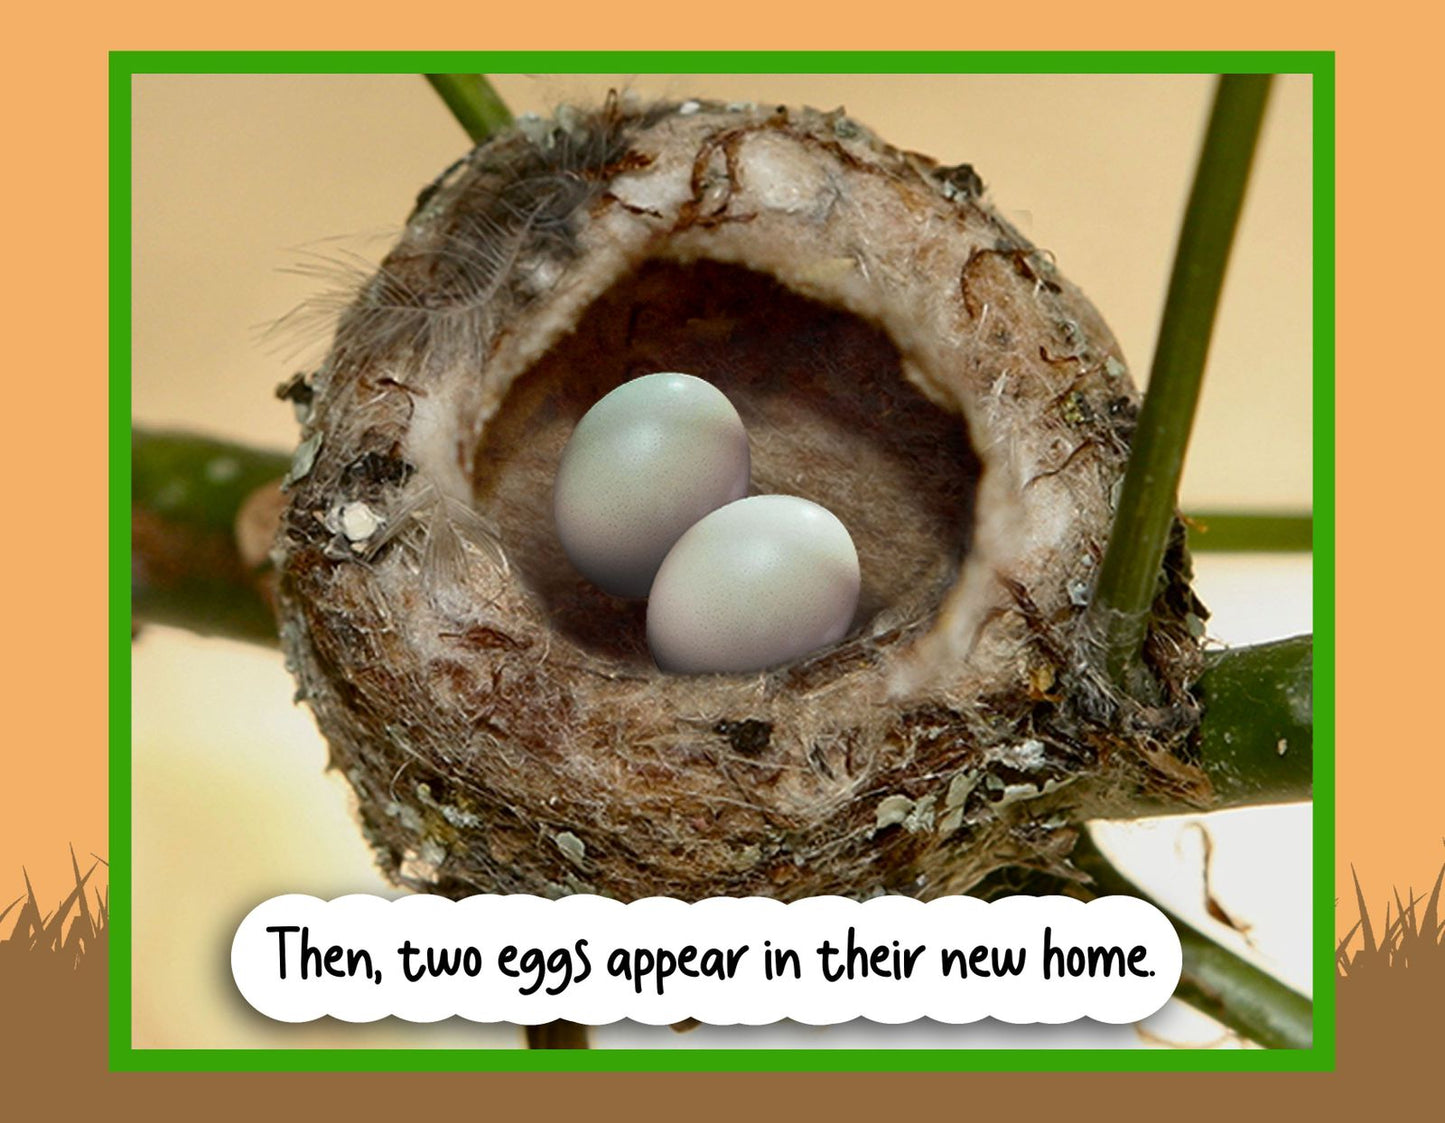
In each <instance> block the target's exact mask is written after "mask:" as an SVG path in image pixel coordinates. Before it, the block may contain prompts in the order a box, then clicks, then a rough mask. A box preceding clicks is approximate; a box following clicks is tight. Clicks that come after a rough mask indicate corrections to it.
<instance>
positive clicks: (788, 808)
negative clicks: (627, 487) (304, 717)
mask: <svg viewBox="0 0 1445 1123" xmlns="http://www.w3.org/2000/svg"><path fill="white" fill-rule="evenodd" d="M977 189H978V183H977V178H976V177H974V176H973V175H972V172H971V170H965V169H949V168H939V167H938V166H937V165H936V164H934V163H933V162H932V161H929V160H927V159H926V158H923V157H918V156H916V155H913V154H909V153H902V152H899V151H897V150H895V149H892V148H889V147H888V146H886V145H884V144H882V143H881V142H879V141H878V140H877V139H876V138H874V137H872V136H871V134H868V133H867V132H866V130H863V129H862V128H861V127H860V126H857V125H856V124H855V123H853V122H851V121H850V120H849V119H847V118H846V117H844V116H843V115H842V114H841V113H834V114H820V113H816V112H814V111H807V110H805V111H784V110H778V111H770V110H756V109H742V110H738V109H733V108H727V107H722V106H715V105H708V104H703V105H701V106H699V107H698V111H696V112H683V111H682V109H681V108H680V107H678V106H653V107H628V106H623V105H621V104H619V103H616V102H611V103H609V104H608V105H607V106H605V107H603V108H602V109H600V110H598V111H594V112H592V113H576V112H573V113H570V114H567V115H563V114H559V117H558V119H557V120H556V121H555V122H550V123H546V124H545V125H541V126H538V125H535V124H534V125H532V126H531V127H529V128H524V129H523V130H522V131H520V132H518V133H515V134H510V135H508V136H506V137H503V138H499V139H498V140H497V141H495V142H493V143H492V144H489V145H486V146H484V147H482V148H480V149H478V150H477V151H476V152H474V153H473V154H472V156H471V157H470V158H469V159H468V160H467V161H465V162H464V163H463V164H462V165H461V166H459V168H458V169H456V170H454V171H453V173H451V174H450V175H448V176H446V177H444V178H443V180H441V181H439V183H438V184H437V185H434V188H433V189H430V190H429V191H428V192H427V193H424V197H423V199H422V201H421V204H420V205H419V208H418V210H417V212H416V213H415V214H414V215H413V218H412V220H411V222H410V224H409V226H408V229H407V232H406V234H405V235H404V236H403V239H402V241H401V243H400V244H399V245H398V247H397V248H396V250H394V251H393V252H392V254H391V255H390V256H389V257H388V259H387V261H386V262H385V263H384V266H383V269H382V272H381V273H380V274H379V275H378V277H377V278H376V279H375V280H373V281H372V282H371V284H370V285H368V286H367V288H366V289H364V290H363V292H362V293H361V294H360V295H359V296H358V298H357V300H356V302H355V304H354V305H353V307H352V310H351V312H350V313H349V314H348V315H347V317H346V318H345V319H344V320H343V322H342V325H341V327H340V329H339V331H338V335H337V340H336V343H335V345H334V347H333V350H332V354H331V356H330V357H329V358H328V360H327V363H326V365H325V367H324V368H323V369H322V371H320V372H319V373H318V375H317V378H316V380H315V381H316V398H315V404H314V411H313V413H312V415H311V417H310V419H309V421H308V425H307V441H306V442H305V443H304V444H303V450H305V453H306V455H305V457H304V458H303V459H304V460H305V461H306V463H304V464H301V465H299V468H300V471H299V472H298V473H296V474H297V480H296V482H295V484H294V486H293V490H292V501H291V506H290V508H289V512H288V518H287V521H286V524H285V526H284V528H283V533H282V537H281V540H280V543H279V555H278V556H279V559H280V563H281V569H282V583H281V591H282V604H283V611H284V613H285V623H284V625H283V642H284V644H285V646H286V649H287V651H288V655H289V657H290V659H291V661H292V663H293V666H294V667H295V669H296V671H297V674H298V679H299V681H300V683H301V687H302V690H303V692H304V693H305V694H306V695H307V696H308V697H309V698H310V700H311V704H312V706H313V708H314V710H315V711H316V714H317V719H318V722H319V723H320V725H321V727H322V729H323V732H324V733H325V734H326V735H327V738H328V740H329V742H330V744H331V747H332V754H333V761H334V763H336V764H337V765H338V766H339V767H341V768H343V770H344V771H345V772H346V775H347V776H348V778H349V779H350V781H351V783H352V785H353V787H354V788H355V789H356V791H357V794H358V802H359V806H360V812H361V816H362V820H363V825H364V826H365V828H366V830H367V832H368V834H369V836H370V837H371V839H372V841H373V843H374V845H375V846H376V848H377V850H378V854H379V857H380V859H381V861H382V864H383V866H384V868H386V869H387V871H388V872H389V873H391V874H392V875H393V876H395V877H397V878H398V879H400V880H402V881H403V882H404V883H407V884H411V885H413V886H419V887H425V888H429V889H433V890H434V891H441V892H451V893H461V892H469V891H477V890H486V891H525V892H541V893H554V894H555V893H560V892H569V891H582V890H585V891H593V892H603V893H608V894H611V895H615V896H619V897H623V898H632V897H637V896H646V895H651V894H662V895H672V896H679V897H684V898H697V897H701V896H711V895H718V894H735V895H741V894H748V893H762V894H767V895H773V896H781V897H796V896H803V895H809V894H815V893H823V892H832V893H847V894H852V895H868V894H870V893H873V892H876V891H880V890H883V891H900V892H912V893H923V894H932V893H936V892H947V891H958V890H960V889H963V888H967V886H968V885H970V884H972V883H973V882H974V881H976V880H977V879H978V878H980V877H982V876H984V875H985V874H987V873H988V872H989V871H991V870H992V869H995V868H997V867H998V866H1000V865H1003V864H1009V863H1013V862H1022V863H1025V864H1035V865H1041V866H1044V867H1046V868H1053V869H1057V868H1060V867H1061V864H1062V862H1063V856H1064V855H1065V854H1066V853H1067V849H1068V845H1067V844H1068V841H1069V838H1070V836H1069V834H1068V830H1067V822H1068V820H1069V819H1070V818H1071V817H1073V815H1075V814H1077V813H1078V810H1079V808H1081V807H1089V808H1091V809H1093V810H1094V812H1095V813H1097V811H1098V809H1100V808H1103V807H1105V806H1107V804H1108V802H1109V799H1110V798H1111V794H1110V793H1117V792H1120V791H1132V790H1137V789H1139V788H1142V787H1147V786H1148V785H1149V784H1151V783H1156V784H1163V783H1168V784H1175V785H1181V784H1183V785H1186V786H1187V784H1189V783H1195V784H1197V783H1198V779H1197V777H1194V776H1191V775H1190V774H1189V770H1188V767H1187V766H1186V765H1183V764H1181V763H1180V762H1179V761H1178V760H1177V759H1176V758H1175V757H1174V756H1172V755H1171V754H1170V751H1169V747H1170V746H1171V745H1173V744H1177V743H1178V741H1179V740H1180V738H1181V736H1182V732H1181V731H1183V732H1187V725H1188V720H1187V714H1186V715H1185V716H1184V717H1183V718H1181V716H1180V711H1178V710H1177V708H1176V709H1173V710H1168V709H1166V710H1164V711H1161V713H1159V714H1156V715H1150V714H1135V715H1133V718H1132V719H1131V721H1132V725H1131V727H1130V728H1129V729H1127V730H1124V729H1123V726H1122V725H1121V723H1120V722H1118V721H1117V720H1116V718H1117V713H1116V710H1117V707H1116V705H1115V701H1116V700H1114V699H1111V698H1110V697H1109V696H1108V692H1107V691H1106V690H1103V689H1101V688H1100V686H1099V684H1098V682H1097V680H1096V679H1095V677H1094V676H1092V675H1091V673H1089V670H1088V662H1087V657H1086V656H1087V652H1086V651H1085V649H1084V646H1083V642H1082V637H1079V636H1078V635H1077V634H1076V633H1077V622H1078V617H1079V612H1080V607H1081V605H1080V602H1081V599H1082V598H1081V595H1080V590H1085V591H1086V590H1087V588H1088V586H1089V584H1090V583H1091V578H1092V570H1093V567H1094V565H1095V564H1096V562H1097V559H1098V558H1099V556H1100V555H1101V552H1102V547H1103V542H1104V539H1105V536H1106V534H1107V528H1108V522H1109V494H1110V492H1111V490H1112V488H1113V486H1114V484H1115V482H1116V481H1117V479H1118V477H1119V473H1120V470H1121V467H1122V461H1123V456H1124V453H1125V450H1126V442H1127V430H1128V425H1129V423H1130V422H1131V420H1132V410H1133V403H1134V400H1135V394H1134V391H1133V389H1132V387H1131V386H1130V385H1129V383H1128V380H1127V375H1126V374H1125V373H1124V369H1123V365H1122V360H1121V358H1120V357H1119V355H1118V351H1117V347H1116V345H1115V344H1114V343H1113V340H1112V338H1111V337H1110V336H1109V334H1108V331H1107V329H1106V328H1105V327H1104V326H1103V324H1102V322H1101V321H1100V320H1099V319H1098V316H1097V314H1096V313H1094V311H1093V309H1092V308H1091V307H1090V306H1089V305H1088V303H1087V301H1086V300H1084V298H1083V297H1082V296H1081V295H1080V294H1079V293H1078V292H1077V290H1075V289H1073V288H1072V286H1070V285H1069V284H1068V282H1067V281H1065V280H1064V279H1063V278H1062V277H1060V276H1059V275H1058V274H1057V273H1056V272H1055V271H1054V270H1053V268H1052V265H1051V263H1050V262H1049V261H1048V259H1047V258H1046V256H1045V255H1042V254H1039V253H1038V252H1037V251H1035V250H1034V249H1033V248H1032V247H1031V246H1029V245H1028V244H1027V243H1026V242H1025V241H1024V240H1023V239H1022V238H1020V237H1019V236H1018V235H1017V233H1016V232H1014V231H1012V230H1011V228H1009V227H1008V226H1007V224H1006V223H1003V222H1002V220H1000V219H999V218H998V217H997V215H996V214H995V213H994V212H993V210H992V209H991V208H990V207H988V206H987V205H986V204H985V203H983V202H982V200H981V199H979V198H978V197H977V193H978V192H977ZM658 369H681V370H686V371H688V372H690V373H695V374H700V375H702V376H703V377H708V378H710V379H711V380H713V381H715V382H716V383H717V384H718V385H719V386H720V387H721V388H722V389H724V391H726V392H728V393H729V395H730V397H731V398H732V399H733V401H734V404H735V405H736V406H737V407H738V408H739V411H740V413H742V415H743V418H744V421H745V423H746V424H747V425H748V429H749V433H750V437H751V439H752V441H753V453H754V465H755V472H754V479H755V482H756V484H757V485H758V489H759V490H764V491H785V492H791V493H796V494H803V495H805V496H807V497H808V498H812V499H815V500H817V501H819V502H822V503H823V504H824V505H825V506H828V507H830V509H833V510H834V511H835V513H837V514H839V515H840V517H842V518H843V520H844V522H845V524H847V525H849V527H850V529H851V530H852V531H853V533H854V535H855V539H856V540H857V541H858V544H859V547H860V556H861V560H862V568H863V572H864V580H865V599H864V603H863V605H862V606H861V609H860V613H859V618H858V620H857V621H856V622H855V629H854V632H853V634H852V635H851V636H850V637H849V638H848V639H846V640H845V641H844V642H842V643H841V644H840V645H838V646H837V647H835V648H833V649H830V650H828V651H825V652H822V653H818V654H815V655H814V656H810V657H808V658H805V659H804V660H801V661H799V662H797V663H795V664H792V665H789V666H786V667H783V668H779V669H775V670H772V671H769V672H766V673H761V674H756V675H748V676H735V675H729V676H668V675H663V674H661V673H660V672H658V671H656V669H655V668H653V667H652V665H651V661H650V659H648V658H647V656H646V654H645V647H644V646H643V641H642V632H641V627H640V609H639V608H638V607H637V606H636V605H629V604H628V603H627V602H620V601H614V600H612V599H611V598H607V597H605V596H604V595H603V594H601V593H598V592H596V591H594V590H590V589H589V588H588V587H587V586H586V584H585V582H583V581H582V580H581V579H580V578H579V577H578V576H577V575H576V574H574V573H572V572H571V571H570V567H569V566H567V563H566V561H565V558H562V557H561V554H560V547H559V546H558V544H557V543H556V540H555V535H554V534H553V532H552V530H551V526H550V518H549V517H548V512H549V510H550V504H549V498H550V485H551V478H552V473H553V472H554V471H555V463H556V458H557V457H558V455H560V450H561V447H562V444H563V443H565V440H566V437H567V435H568V434H569V433H570V430H571V427H572V425H573V424H575V421H576V420H577V418H578V417H580V416H581V413H582V412H584V411H585V409H586V408H587V407H588V406H589V405H590V404H591V403H592V402H594V401H595V400H596V398H597V397H599V396H600V395H601V393H603V392H605V390H606V389H609V388H610V387H611V386H613V385H616V384H617V383H618V382H620V381H623V380H624V379H625V378H627V377H631V376H633V375H635V374H639V373H647V372H650V371H651V370H658ZM363 531H364V532H365V533H361V532H363ZM1181 582H1182V583H1183V589H1184V590H1185V592H1187V574H1185V573H1183V571H1182V570H1178V569H1176V572H1175V574H1174V575H1173V577H1171V584H1170V588H1171V589H1172V590H1173V592H1174V595H1173V597H1172V599H1170V598H1164V600H1163V601H1162V602H1161V604H1162V607H1163V609H1164V611H1163V614H1162V616H1161V620H1160V621H1159V622H1157V623H1156V628H1155V635H1156V639H1157V640H1158V642H1155V644H1154V647H1155V649H1156V652H1157V653H1162V654H1160V655H1159V658H1158V659H1157V660H1156V663H1157V666H1156V670H1158V671H1160V672H1161V673H1162V675H1163V677H1164V679H1165V681H1166V683H1167V684H1168V686H1169V689H1170V690H1172V691H1173V692H1174V694H1175V695H1176V696H1181V695H1182V691H1183V688H1184V684H1185V683H1186V681H1187V678H1188V677H1189V675H1190V674H1191V673H1192V667H1193V657H1194V655H1195V654H1197V653H1196V652H1194V649H1193V647H1192V646H1191V645H1190V643H1189V641H1188V638H1187V634H1186V633H1182V632H1181V629H1182V627H1183V625H1182V622H1181V619H1182V614H1183V608H1181V607H1180V606H1182V605H1186V604H1187V603H1188V598H1187V597H1186V596H1183V595H1182V594H1180V593H1179V590H1178V588H1176V586H1178V585H1179V584H1180V583H1181ZM1181 635H1183V636H1184V638H1183V639H1182V640H1181V639H1180V636H1181ZM1121 730H1122V732H1121ZM1121 748H1123V749H1126V750H1133V751H1124V752H1121V751H1119V750H1120V749H1121ZM1065 808H1067V809H1068V812H1069V813H1065Z"/></svg>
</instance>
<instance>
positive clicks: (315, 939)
mask: <svg viewBox="0 0 1445 1123" xmlns="http://www.w3.org/2000/svg"><path fill="white" fill-rule="evenodd" d="M1181 965H1182V956H1181V951H1180V947H1179V937H1178V935H1177V934H1176V933H1175V931H1174V929H1173V927H1172V926H1171V925H1170V923H1169V921H1168V920H1167V919H1166V918H1165V916H1164V914H1163V913H1161V912H1160V911H1159V910H1158V909H1157V908H1155V907H1154V906H1153V905H1151V904H1149V903H1148V902H1146V901H1140V900H1138V899H1136V898H1134V897H1101V898H1099V899H1097V900H1094V901H1090V902H1087V903H1086V902H1083V901H1077V900H1074V899H1072V898H1069V897H1005V898H1003V899H1001V900H998V901H994V902H992V903H989V902H985V901H980V900H976V899H974V898H972V897H942V898H939V899H938V900H934V901H929V902H923V901H916V900H914V899H913V898H911V897H898V896H894V897H877V898H874V899H873V900H871V901H867V902H863V903H859V902H857V901H851V900H848V899H846V898H843V897H809V898H807V899H805V900H801V901H796V902H794V903H792V904H783V903H782V902H780V901H773V900H768V899H765V898H762V897H748V898H744V899H738V898H727V897H715V898H712V899H709V900H705V901H699V902H697V903H696V904H687V903H685V902H682V901H677V900H672V899H669V898H663V897H652V898H648V899H647V900H642V901H636V902H633V903H632V904H626V905H624V904H621V903H619V902H617V901H612V900H608V899H606V898H603V897H594V896H582V895H579V896H573V897H564V898H562V899H561V900H556V901H550V900H545V899H543V898H541V897H529V896H523V895H513V896H490V895H489V896H476V897H468V898H466V899H464V900H460V901H453V900H450V899H448V898H445V897H436V896H410V897H402V898H400V899H399V900H395V901H387V900H383V899H382V898H380V897H372V896H364V895H354V896H348V897H338V898H337V899H335V900H333V901H323V900H320V899H318V898H316V897H308V896H303V895H300V894H291V895H288V896H283V897H273V898H271V899H270V900H268V901H265V902H263V903H262V904H260V905H257V906H256V908H254V909H253V910H251V912H250V914H249V915H248V916H247V917H246V919H245V920H243V921H242V922H241V925H240V927H239V928H238V929H237V930H236V937H235V939H234V941H233V942H232V944H231V973H232V975H233V976H234V977H235V980H236V986H237V987H238V988H239V989H240V991H241V994H242V995H243V996H244V997H245V999H246V1001H247V1002H249V1003H250V1004H251V1005H252V1006H254V1007H255V1008H256V1009H257V1010H259V1011H260V1012H261V1013H262V1014H265V1015H266V1016H267V1017H269V1018H274V1019H276V1020H278V1021H284V1022H307V1021H312V1020H314V1019H316V1018H320V1017H323V1016H325V1015H330V1016H332V1017H335V1018H339V1019H341V1020H343V1021H348V1022H371V1021H376V1020H377V1019H379V1018H384V1017H387V1016H388V1015H394V1016H396V1017H398V1018H403V1019H405V1020H407V1021H412V1022H432V1021H438V1020H440V1019H442V1018H449V1017H452V1016H460V1017H463V1018H466V1019H468V1020H470V1021H475V1022H500V1021H504V1022H513V1023H518V1024H522V1025H536V1024H538V1023H541V1022H549V1021H553V1020H555V1019H558V1018H565V1019H567V1020H569V1021H573V1022H579V1023H581V1024H583V1025H607V1024H609V1023H611V1022H614V1021H617V1020H619V1019H621V1018H630V1019H632V1020H633V1021H637V1022H643V1023H645V1024H648V1025H668V1024H672V1023H675V1022H680V1021H683V1020H684V1019H687V1018H696V1019H698V1020H699V1021H702V1022H706V1023H708V1024H711V1025H766V1024H768V1023H770V1022H776V1021H780V1020H781V1019H784V1018H791V1019H793V1020H794V1021H799V1022H805V1023H807V1024H809V1025H831V1024H834V1023H837V1022H846V1021H851V1020H852V1019H854V1018H869V1019H871V1020H873V1021H875V1022H883V1023H888V1024H897V1023H902V1022H911V1021H914V1020H916V1019H918V1018H932V1019H934V1020H935V1021H939V1022H946V1023H949V1024H955V1025H957V1024H962V1023H965V1022H974V1021H978V1020H979V1019H981V1018H986V1017H992V1018H997V1019H999V1020H1000V1021H1005V1022H1011V1023H1015V1024H1024V1023H1032V1022H1044V1023H1049V1024H1057V1023H1060V1022H1070V1021H1075V1020H1077V1019H1079V1018H1086V1017H1087V1018H1093V1019H1094V1020H1096V1021H1100V1022H1109V1023H1114V1024H1123V1023H1130V1022H1137V1021H1140V1020H1141V1019H1143V1018H1146V1017H1148V1016H1149V1015H1150V1014H1152V1013H1154V1012H1155V1011H1156V1010H1158V1009H1159V1008H1160V1007H1161V1006H1163V1005H1164V1003H1165V1002H1167V1001H1168V1000H1169V997H1170V995H1171V994H1173V992H1174V988H1175V986H1176V985H1177V984H1178V982H1179V972H1180V969H1181Z"/></svg>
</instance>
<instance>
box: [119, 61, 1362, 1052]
mask: <svg viewBox="0 0 1445 1123" xmlns="http://www.w3.org/2000/svg"><path fill="white" fill-rule="evenodd" d="M471 72H483V73H509V72H510V73H516V72H552V73H571V74H587V73H663V72H677V73H687V72H691V73H713V74H729V73H731V74H761V73H788V72H792V73H806V74H829V73H858V74H896V73H940V72H943V73H974V74H1020V73H1022V74H1061V73H1062V74H1114V73H1121V74H1196V73H1278V74H1309V75H1311V76H1312V77H1313V79H1314V81H1313V89H1312V94H1313V127H1314V146H1313V188H1314V258H1313V271H1314V287H1313V297H1314V455H1315V471H1314V565H1315V569H1314V627H1315V647H1314V659H1315V693H1314V699H1315V702H1314V726H1315V761H1316V765H1315V768H1316V775H1315V793H1314V815H1313V822H1314V854H1315V863H1314V886H1313V887H1314V944H1315V956H1314V1044H1313V1045H1312V1047H1311V1048H1309V1049H1301V1050H1237V1051H1230V1052H1223V1051H1217V1050H1188V1051H1185V1050H1167V1051H1165V1050H1117V1049H706V1050H700V1049H682V1050H668V1049H612V1050H609V1049H596V1050H588V1051H547V1050H516V1049H305V1048H299V1049H136V1048H134V1047H133V1046H132V1044H131V1038H130V1026H131V968H132V961H131V930H130V921H131V907H132V896H131V890H132V886H131V744H130V730H131V689H132V684H131V664H130V647H131V610H130V485H131V480H130V399H131V319H130V316H131V268H130V265H131V253H132V245H131V225H130V224H131V79H132V77H133V76H134V75H137V74H351V73H385V74H397V73H411V74H421V73H471ZM109 108H110V447H109V454H110V853H111V870H110V889H111V895H110V904H111V912H110V916H111V945H110V946H111V957H110V1066H111V1069H112V1070H115V1071H203V1072H206V1071H278V1072H279V1071H288V1072H296V1071H303V1072H305V1071H315V1072H326V1071H370V1070H380V1071H396V1072H403V1071H413V1072H420V1071H426V1072H432V1071H512V1072H517V1071H522V1072H526V1071H531V1072H539V1071H547V1072H551V1071H674V1072H675V1071H808V1072H820V1071H875V1072H884V1071H920V1072H922V1071H943V1072H952V1071H1013V1072H1017V1071H1047V1072H1055V1071H1057V1072H1077V1071H1115V1072H1118V1071H1137V1072H1217V1071H1253V1072H1284V1071H1328V1070H1331V1069H1333V1068H1334V1063H1335V980H1334V972H1335V957H1334V913H1333V910H1332V908H1331V907H1330V903H1331V902H1332V901H1333V899H1334V851H1335V826H1334V812H1335V770H1334V732H1335V723H1334V704H1335V554H1334V542H1335V396H1334V373H1335V55H1334V52H1332V51H1089V52H1083V51H488V52H468V51H338V52H319V51H115V52H112V53H111V55H110V107H109ZM438 112H441V110H440V108H439V109H438ZM1321 858H1323V860H1321Z"/></svg>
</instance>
